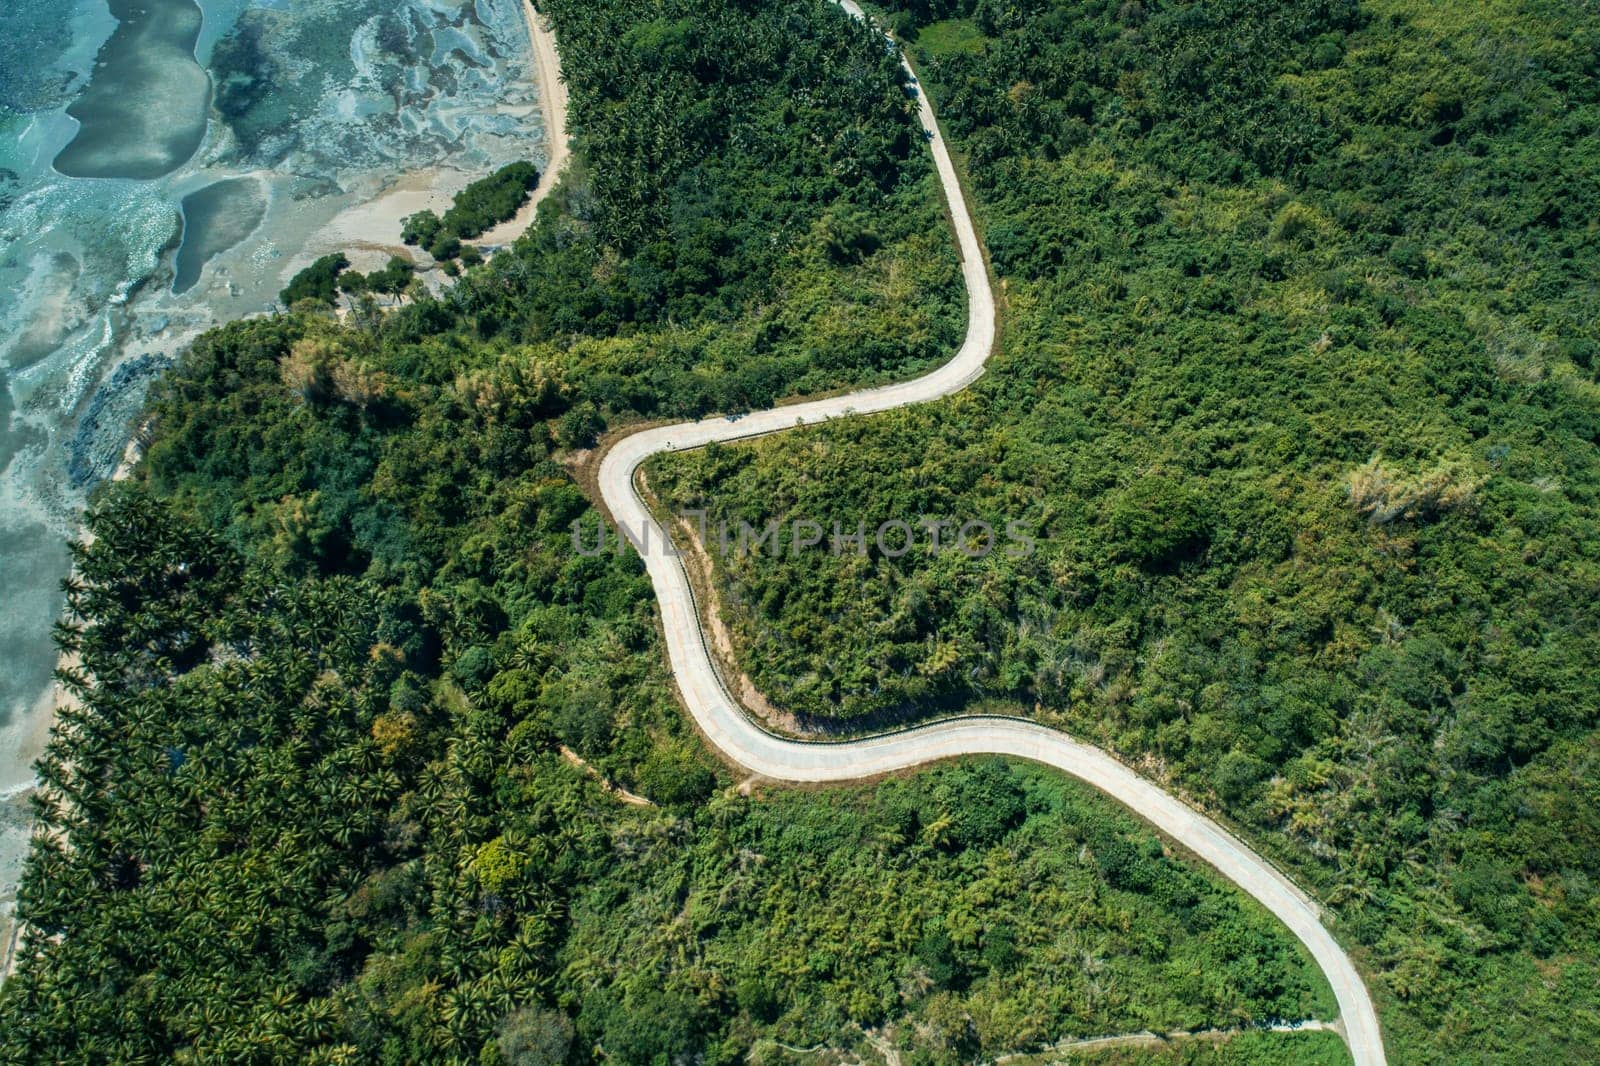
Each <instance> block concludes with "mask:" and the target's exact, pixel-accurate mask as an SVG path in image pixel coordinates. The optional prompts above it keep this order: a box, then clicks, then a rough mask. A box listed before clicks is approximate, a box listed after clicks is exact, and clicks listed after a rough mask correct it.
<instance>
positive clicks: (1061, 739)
mask: <svg viewBox="0 0 1600 1066" xmlns="http://www.w3.org/2000/svg"><path fill="white" fill-rule="evenodd" d="M845 6H846V7H847V9H848V8H850V7H853V5H850V4H846V5H845ZM852 13H854V14H857V15H859V11H855V12H852ZM919 96H920V97H921V100H920V110H921V118H922V125H923V126H924V127H925V128H926V129H927V130H928V131H929V147H930V149H931V150H932V152H933V158H934V162H935V164H936V165H937V167H938V172H939V180H940V182H941V183H942V184H943V186H944V193H945V199H946V201H947V202H948V204H949V208H950V216H951V218H952V220H953V223H954V228H955V233H956V240H957V242H958V244H959V245H960V249H961V260H962V268H961V269H962V275H963V277H964V279H965V281H966V288H967V335H966V339H965V340H964V341H963V342H962V345H961V349H960V350H959V351H958V352H956V354H955V357H954V358H953V359H951V360H950V361H949V362H948V363H945V364H944V365H943V366H941V367H940V368H939V369H937V370H935V371H933V372H932V373H930V374H928V375H926V376H924V377H920V378H917V379H915V380H913V381H907V382H902V383H900V384H896V385H887V386H884V387H882V388H876V389H868V390H866V391H863V392H857V393H852V394H850V395H847V396H840V397H837V398H832V399H825V400H816V401H812V402H809V403H802V404H796V405H793V406H786V407H778V408H774V409H772V410H767V411H761V412H757V413H753V414H749V415H746V416H744V417H743V418H741V419H739V420H738V421H734V422H730V421H728V420H726V419H721V418H713V419H706V420H703V421H699V422H687V423H682V424H680V425H675V426H664V427H658V428H654V429H649V430H645V431H643V432H640V433H635V434H633V435H632V436H629V437H625V438H623V439H622V440H620V441H618V442H617V443H616V444H615V445H613V446H612V447H611V449H610V451H609V452H608V453H607V454H606V456H605V458H604V460H603V461H602V463H601V466H600V493H601V496H602V497H603V498H604V500H605V502H606V505H607V507H608V508H609V509H610V511H611V515H612V517H613V519H615V521H616V522H617V524H618V525H619V526H620V527H621V529H622V531H623V533H624V534H625V535H626V536H627V537H628V538H629V540H630V541H632V542H633V544H634V547H635V548H637V549H638V550H639V552H640V554H641V555H642V556H643V558H644V562H645V566H646V568H647V570H648V571H649V574H650V580H651V582H652V584H654V586H655V591H656V598H657V599H658V601H659V602H660V605H661V615H662V623H663V630H664V632H665V635H666V642H667V653H668V656H669V658H670V660H671V664H672V672H673V674H674V676H675V677H676V679H677V683H678V688H679V691H680V693H681V694H682V697H683V702H684V704H685V706H687V707H688V709H689V713H690V714H692V715H693V716H694V719H695V721H696V722H697V723H698V724H699V726H700V729H701V731H702V732H703V733H704V734H705V736H706V737H707V738H708V739H709V740H710V742H711V743H712V744H714V745H715V746H716V747H718V748H720V749H721V751H722V753H723V754H724V755H725V756H726V757H727V758H729V759H731V760H732V761H733V762H735V763H738V764H739V765H740V766H743V767H745V768H747V769H749V770H750V771H752V772H754V773H756V774H759V775H761V776H763V777H768V778H772V779H774V780H778V781H805V782H822V781H852V780H856V779H859V778H864V777H871V776H874V775H878V774H884V773H888V772H890V771H894V770H901V769H904V768H906V767H910V766H917V765H920V764H922V763H927V762H932V761H934V760H938V759H947V758H953V757H956V756H961V755H985V754H995V755H1008V756H1012V757H1015V758H1019V759H1030V760H1032V761H1034V762H1040V763H1044V764H1046V765H1049V766H1053V767H1055V768H1057V769H1059V770H1062V771H1064V772H1065V773H1068V774H1071V775H1072V776H1073V777H1076V778H1078V779H1080V780H1082V781H1086V782H1088V783H1089V784H1091V785H1093V786H1094V787H1096V788H1098V789H1100V790H1101V791H1102V792H1105V793H1106V794H1107V795H1110V796H1112V797H1113V798H1115V799H1117V800H1118V801H1120V802H1122V803H1125V804H1127V805H1128V806H1129V807H1131V808H1132V809H1133V810H1134V811H1136V812H1137V813H1138V814H1139V815H1141V816H1142V817H1144V818H1145V819H1147V820H1148V821H1149V822H1151V823H1152V824H1153V825H1155V826H1156V827H1157V828H1158V829H1160V830H1161V831H1162V832H1163V833H1165V834H1167V835H1168V836H1170V837H1171V838H1173V839H1174V840H1177V841H1178V842H1180V843H1181V844H1183V845H1184V846H1185V847H1187V848H1189V849H1190V850H1191V851H1193V852H1194V853H1195V854H1197V855H1199V856H1200V857H1201V858H1202V859H1204V860H1205V861H1206V862H1209V863H1210V864H1211V865H1212V866H1215V867H1216V868H1217V869H1218V870H1219V871H1221V872H1222V874H1223V875H1224V876H1226V877H1227V878H1228V879H1229V880H1231V881H1233V882H1234V883H1235V884H1237V885H1238V886H1239V887H1240V888H1242V889H1244V890H1245V891H1246V892H1248V893H1249V894H1250V895H1251V896H1254V897H1255V898H1256V899H1257V900H1259V901H1260V902H1261V903H1262V904H1264V905H1265V906H1266V907H1267V909H1268V910H1270V911H1272V913H1273V914H1275V915H1276V916H1277V917H1278V919H1279V920H1280V921H1282V922H1283V923H1284V925H1286V926H1288V927H1289V929H1290V931H1291V932H1293V933H1294V935H1295V936H1296V937H1298V938H1299V939H1300V941H1301V942H1302V943H1303V944H1305V946H1306V948H1307V949H1308V950H1309V951H1310V953H1311V955H1312V957H1313V958H1314V959H1315V960H1316V962H1317V965H1319V966H1320V967H1321V968H1322V971H1323V973H1325V974H1326V975H1327V978H1328V981H1329V983H1330V984H1332V986H1333V991H1334V995H1335V996H1336V997H1337V998H1338V1001H1339V1012H1340V1021H1341V1024H1342V1028H1343V1031H1344V1033H1345V1037H1346V1040H1347V1041H1348V1043H1349V1045H1350V1050H1351V1053H1352V1055H1353V1057H1354V1059H1355V1063H1356V1066H1383V1063H1384V1061H1385V1059H1384V1051H1383V1041H1382V1037H1381V1035H1380V1032H1379V1029H1378V1019H1377V1015H1376V1013H1375V1012H1374V1011H1373V1008H1372V1001H1371V999H1370V997H1369V996H1368V995H1367V990H1366V986H1365V985H1363V984H1362V981H1361V977H1360V975H1359V974H1358V973H1357V972H1356V969H1355V967H1354V966H1353V965H1352V964H1351V962H1350V959H1349V956H1347V955H1346V954H1345V953H1344V951H1343V950H1342V949H1341V948H1340V947H1339V945H1338V943H1337V942H1335V940H1334V939H1333V937H1332V936H1331V935H1330V934H1329V933H1328V931H1327V930H1326V929H1325V928H1323V926H1322V922H1321V920H1320V917H1319V912H1318V908H1317V905H1316V904H1315V903H1313V902H1312V901H1311V900H1310V899H1309V898H1308V897H1307V896H1306V895H1305V894H1304V893H1303V892H1301V891H1300V890H1299V889H1298V888H1296V887H1295V886H1294V885H1293V884H1292V883H1291V882H1290V881H1289V880H1288V879H1287V878H1285V877H1284V876H1283V875H1282V874H1280V873H1279V872H1278V871H1277V870H1276V869H1274V868H1273V867H1272V866H1271V865H1270V864H1269V863H1267V862H1266V861H1264V860H1263V859H1261V858H1260V857H1259V856H1257V855H1256V854H1255V853H1254V852H1253V851H1251V850H1250V848H1249V847H1247V846H1246V845H1245V844H1244V843H1243V842H1242V841H1240V840H1239V839H1238V838H1237V837H1235V836H1233V835H1232V834H1231V833H1229V832H1228V831H1227V830H1225V829H1223V828H1222V827H1221V826H1220V825H1218V824H1217V823H1216V822H1214V821H1212V820H1211V819H1209V818H1207V817H1206V816H1204V815H1202V814H1200V813H1199V812H1197V811H1195V810H1194V809H1193V808H1191V807H1189V806H1188V805H1187V804H1185V803H1183V802H1182V801H1181V800H1179V799H1177V798H1176V797H1174V796H1171V795H1169V794H1168V793H1166V792H1164V791H1162V790H1161V789H1160V788H1158V787H1157V786H1155V785H1154V784H1152V783H1150V782H1149V781H1147V780H1145V779H1144V778H1142V777H1140V776H1139V775H1138V774H1135V773H1134V772H1133V771H1132V770H1130V769H1128V768H1127V767H1126V766H1124V765H1123V764H1122V763H1120V762H1118V761H1117V760H1116V759H1114V758H1112V757H1111V756H1110V755H1108V754H1107V753H1106V752H1104V751H1101V750H1100V749H1098V748H1095V747H1092V746H1091V745H1088V744H1083V743H1080V742H1078V741H1076V740H1073V739H1072V738H1071V737H1068V736H1066V735H1065V734H1062V733H1059V732H1057V731H1055V730H1052V729H1047V728H1045V727H1043V726H1040V725H1037V724H1034V723H1031V722H1026V721H1022V720H1019V719H1011V718H997V717H977V716H974V717H969V718H961V719H954V720H950V721H944V722H939V723H936V724H933V725H928V726H923V727H921V728H916V729H910V730H905V731H903V732H898V733H893V734H889V735H885V736H879V737H872V738H869V739H864V740H856V741H850V742H845V743H807V742H802V741H795V740H789V739H785V738H782V737H778V736H774V735H773V734H771V733H768V732H766V731H765V730H764V729H762V728H761V727H759V726H758V725H756V724H755V723H754V722H753V721H752V720H751V719H750V718H749V716H747V715H746V714H745V713H744V712H743V710H742V709H741V708H740V706H739V705H738V703H737V702H736V701H735V700H734V699H733V698H732V697H731V696H730V695H729V694H728V692H727V690H726V689H725V688H724V687H723V684H722V681H721V679H720V678H719V676H718V674H717V672H716V668H715V667H714V666H713V665H712V662H711V657H710V655H709V653H708V652H707V649H706V645H705V639H704V637H703V635H702V633H701V629H700V624H699V620H698V615H697V613H696V608H695V603H694V595H693V593H692V592H691V590H690V586H689V579H688V576H687V574H686V573H685V572H684V569H683V566H682V564H681V562H680V561H679V559H678V558H677V556H676V554H675V553H674V552H673V551H672V549H671V548H670V547H668V541H667V540H666V536H665V534H664V533H663V532H662V529H661V527H660V526H659V525H658V524H657V523H656V521H655V519H654V518H652V517H651V515H650V511H649V509H648V508H647V507H646V506H645V503H644V501H643V500H642V499H641V498H640V495H639V493H638V491H637V490H636V487H635V483H634V479H635V475H636V473H637V471H638V469H639V465H640V464H641V463H643V462H644V461H645V460H646V459H648V458H650V457H651V456H653V455H656V454H657V453H660V452H666V451H678V450H681V449H684V448H696V447H700V446H702V445H705V444H708V443H710V442H712V441H731V440H740V439H744V438H748V437H753V436H759V435H761V434H766V433H774V432H778V431H780V430H784V429H788V428H790V427H792V426H795V425H801V424H811V423H816V422H823V421H827V420H828V419H833V418H843V417H847V416H851V415H859V414H868V413H871V412H874V411H886V410H888V409H890V408H894V407H902V406H905V405H907V404H914V403H926V402H928V401H929V400H936V399H939V398H940V397H943V396H949V395H950V394H951V393H954V392H957V391H959V390H961V389H962V388H965V387H966V386H967V385H969V384H971V383H972V382H973V381H974V380H976V379H977V378H978V377H979V376H980V375H981V374H982V373H983V368H984V363H985V361H987V359H988V358H989V354H990V352H991V350H992V349H993V346H994V336H995V306H994V293H993V291H992V290H991V289H990V287H989V276H988V273H987V270H986V269H985V266H984V261H983V255H982V250H981V248H980V246H979V243H978V236H977V232H976V231H975V230H974V228H973V225H972V218H971V216H970V215H969V214H968V212H967V205H966V201H965V200H964V199H963V197H962V195H961V190H960V186H959V184H958V182H957V180H956V172H955V167H954V165H953V164H952V163H951V161H950V153H949V151H948V149H947V148H946V147H945V143H944V139H943V138H942V137H941V136H940V135H939V128H938V124H937V123H936V122H935V121H934V115H933V108H932V107H931V106H930V104H929V102H928V98H927V96H926V94H919Z"/></svg>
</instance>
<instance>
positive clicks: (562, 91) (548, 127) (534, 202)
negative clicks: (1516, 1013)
mask: <svg viewBox="0 0 1600 1066" xmlns="http://www.w3.org/2000/svg"><path fill="white" fill-rule="evenodd" d="M522 6H523V16H524V18H525V20H526V23H527V28H528V43H529V48H530V52H529V62H530V63H531V67H532V75H533V77H534V79H535V82H536V84H537V86H538V90H539V109H540V112H541V114H542V115H543V118H544V133H545V139H546V142H547V143H546V147H545V152H546V156H547V159H548V162H547V164H546V166H545V168H544V170H543V171H542V172H541V173H540V175H539V183H538V185H537V186H535V188H534V190H533V193H532V195H530V196H529V198H528V202H527V203H526V204H524V205H523V207H522V209H521V210H519V211H518V212H517V214H516V216H515V217H514V218H512V219H511V220H509V221H507V222H504V223H501V224H500V225H499V226H496V227H494V229H492V230H490V231H488V232H487V233H485V234H484V235H483V236H482V237H480V238H479V239H478V241H476V242H474V243H476V244H479V245H487V244H491V243H494V244H500V245H504V244H509V243H511V241H513V240H515V239H516V238H517V237H519V236H521V235H522V232H523V230H525V229H526V228H527V226H528V225H529V224H531V223H532V221H533V218H534V213H535V211H536V210H537V208H538V205H539V204H540V203H541V202H542V201H543V200H544V198H545V197H546V196H548V195H549V194H550V191H551V190H552V189H553V188H554V187H555V185H556V182H557V181H558V180H559V179H560V177H561V174H562V172H563V171H564V170H565V169H566V165H567V162H568V160H569V159H570V156H571V153H570V150H569V146H568V138H567V126H566V119H567V87H566V85H565V84H564V83H563V82H562V81H561V60H560V55H559V53H558V52H557V50H556V44H555V35H554V34H553V33H552V32H551V31H550V30H549V29H548V28H546V27H545V25H544V22H543V17H542V16H541V15H540V14H539V12H538V10H537V9H536V8H535V7H534V6H533V4H532V2H531V0H523V5H522ZM446 175H454V176H456V177H459V178H462V179H463V180H462V181H461V185H465V184H466V182H467V180H470V179H468V178H467V177H466V175H464V174H462V173H461V172H460V171H455V170H451V169H449V168H446V167H428V168H423V169H421V170H413V171H409V172H407V173H406V174H403V175H402V176H401V177H400V179H399V180H398V181H396V182H395V183H394V184H393V185H391V186H390V187H389V188H388V189H385V190H383V191H381V192H379V193H378V194H377V195H376V196H374V197H373V198H372V199H371V200H368V201H366V202H364V203H361V204H358V205H356V206H354V207H352V208H350V209H349V210H347V211H344V212H341V214H340V215H338V216H336V217H335V219H334V220H333V223H332V224H330V225H329V226H328V228H327V230H326V232H327V233H328V234H330V235H337V234H341V233H344V234H348V233H351V232H352V229H351V227H355V226H359V231H357V235H355V236H351V237H350V238H349V240H348V241H347V243H348V244H349V247H348V248H347V249H346V251H347V254H348V255H349V256H350V258H351V261H352V263H355V262H356V257H357V256H358V255H362V254H364V255H366V256H369V257H376V258H377V259H378V261H377V262H376V263H375V264H374V265H376V266H382V265H383V262H386V261H387V256H388V255H390V254H397V255H403V256H407V257H411V255H412V252H413V249H410V248H407V247H406V246H405V245H403V244H401V243H399V233H400V224H401V220H402V219H403V218H404V217H405V216H406V215H409V214H412V213H413V212H415V211H420V210H422V209H423V207H428V206H435V207H440V208H442V207H448V206H449V203H450V201H451V200H452V199H453V197H454V195H455V194H454V192H451V193H445V192H443V191H442V190H441V186H442V184H443V182H444V180H445V176H446ZM385 226H388V227H390V228H391V229H392V231H393V233H394V235H395V239H394V243H393V244H389V243H387V242H385V241H383V240H382V239H381V238H379V239H373V238H372V237H370V236H361V235H359V232H360V231H364V232H365V233H367V234H372V233H375V232H376V233H382V232H383V229H382V227H385ZM368 227H371V228H368ZM511 227H520V228H518V229H516V231H515V232H514V233H510V235H509V236H507V235H506V234H507V233H508V232H509V230H510V228H511ZM497 237H498V238H499V239H498V240H493V241H492V240H491V238H497ZM320 244H321V242H316V243H315V244H313V245H311V246H308V248H307V249H305V250H303V251H302V252H301V254H300V255H299V256H296V257H294V259H293V260H291V261H290V262H289V263H286V265H285V272H286V276H287V274H288V273H292V271H291V270H290V268H291V267H292V268H293V269H299V266H303V265H304V263H300V264H299V265H298V266H297V265H296V262H298V261H299V260H300V259H302V258H304V262H306V263H309V262H310V261H311V260H312V259H314V258H316V255H320V254H324V252H322V251H317V252H314V253H313V252H312V248H317V247H320ZM308 255H309V257H307V256H308ZM142 429H143V427H142V426H140V427H136V428H135V429H134V432H133V433H132V434H131V436H130V439H129V441H128V445H127V447H126V448H125V449H124V450H123V454H122V460H121V461H120V462H119V463H118V464H117V468H116V470H115V471H114V472H113V473H112V474H111V478H110V480H112V481H122V480H125V479H126V478H127V477H128V476H129V475H130V474H131V473H132V472H133V468H134V466H135V465H136V464H137V463H138V461H139V458H140V457H141V455H142V454H143V448H142V447H141V446H140V443H139V439H140V435H141V431H142ZM77 532H78V535H79V536H82V535H83V534H84V529H83V527H82V525H81V523H80V525H79V528H78V530H77ZM58 665H59V663H58ZM72 699H73V697H72V696H71V694H70V693H68V692H67V691H66V690H65V689H64V688H62V686H61V684H60V683H59V682H57V681H52V682H51V684H50V686H49V688H48V689H47V690H46V691H45V692H44V693H42V694H41V695H40V697H39V706H40V713H39V714H37V716H36V723H37V724H36V726H35V728H34V736H35V737H40V738H43V741H44V742H45V743H48V740H49V737H50V734H51V733H52V732H53V731H54V729H55V726H56V723H57V721H58V720H59V717H60V712H61V710H62V709H64V708H65V707H69V706H71V705H72V702H71V701H72ZM46 708H48V709H46ZM38 747H39V750H41V751H42V750H43V747H44V744H43V743H41V744H39V745H38ZM37 788H38V780H37V778H35V779H34V781H33V782H32V783H30V784H27V785H23V786H20V787H18V788H17V789H15V790H14V791H13V792H12V793H10V794H7V795H5V796H0V802H14V801H16V800H17V799H18V798H24V799H25V798H26V797H27V796H29V795H31V794H32V793H33V792H34V791H35V790H36V789H37ZM30 837H31V833H30ZM24 861H25V860H24ZM3 887H4V888H5V889H6V890H8V893H9V895H10V898H9V899H7V900H5V901H4V903H5V905H6V906H7V907H8V909H7V910H6V911H4V912H0V941H3V942H4V945H5V946H4V948H3V949H0V984H4V982H5V980H6V979H7V978H8V977H10V976H11V974H12V973H13V972H15V970H16V967H17V964H18V961H19V959H20V955H21V953H20V950H19V949H20V947H21V940H22V931H23V923H22V922H20V921H18V920H17V918H16V905H17V899H16V895H15V893H16V888H17V886H15V885H7V886H3Z"/></svg>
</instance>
